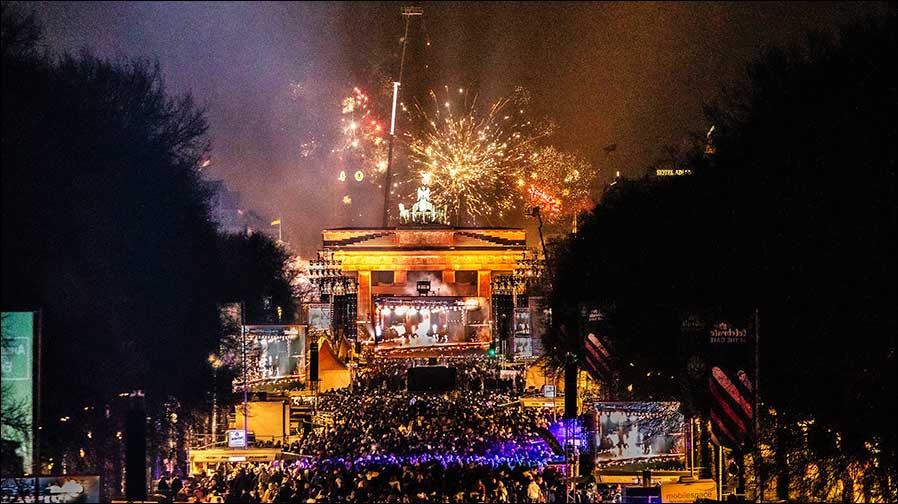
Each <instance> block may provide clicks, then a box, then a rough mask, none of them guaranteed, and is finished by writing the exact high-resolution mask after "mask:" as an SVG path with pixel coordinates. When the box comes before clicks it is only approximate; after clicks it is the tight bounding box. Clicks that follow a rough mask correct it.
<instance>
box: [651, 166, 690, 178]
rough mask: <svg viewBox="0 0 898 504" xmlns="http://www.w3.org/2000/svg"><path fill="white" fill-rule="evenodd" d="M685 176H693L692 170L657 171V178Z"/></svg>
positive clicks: (670, 169) (669, 169)
mask: <svg viewBox="0 0 898 504" xmlns="http://www.w3.org/2000/svg"><path fill="white" fill-rule="evenodd" d="M684 175H692V169H691V168H658V169H656V170H655V176H657V177H682V176H684Z"/></svg>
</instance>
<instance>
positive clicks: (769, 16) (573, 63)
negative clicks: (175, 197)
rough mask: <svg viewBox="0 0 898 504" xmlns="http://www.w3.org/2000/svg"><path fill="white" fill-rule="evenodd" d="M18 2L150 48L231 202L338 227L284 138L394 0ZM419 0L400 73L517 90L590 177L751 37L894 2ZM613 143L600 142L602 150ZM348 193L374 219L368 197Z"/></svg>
mask: <svg viewBox="0 0 898 504" xmlns="http://www.w3.org/2000/svg"><path fill="white" fill-rule="evenodd" d="M24 5H25V6H26V8H30V9H33V10H34V11H35V12H36V13H37V16H38V19H39V22H40V23H41V24H42V25H43V27H44V29H45V33H46V38H45V41H46V43H47V46H48V47H49V48H50V49H51V50H53V51H56V52H58V51H62V50H68V51H77V50H79V49H80V48H82V47H87V48H88V49H90V50H91V51H93V52H95V53H97V54H98V55H100V56H103V57H110V58H114V57H122V56H123V57H135V56H143V57H150V58H158V60H159V62H160V63H161V66H162V69H163V71H164V74H165V76H166V81H167V84H168V85H169V87H170V89H171V90H172V91H174V92H185V91H190V92H191V93H192V94H193V95H194V97H195V98H196V99H197V101H198V102H199V103H201V104H204V105H205V106H206V107H207V110H208V117H209V119H210V123H211V129H210V134H211V140H212V144H213V151H212V154H211V157H212V161H213V163H212V166H211V167H210V168H209V169H208V170H209V172H210V173H209V174H208V175H207V176H208V177H209V178H223V179H224V180H225V181H226V182H227V183H228V184H229V185H230V186H231V187H232V188H234V189H237V190H239V191H241V192H242V193H243V195H244V202H245V203H244V204H245V206H248V207H250V208H254V209H257V210H258V211H260V212H261V213H263V214H266V215H268V216H271V217H272V218H275V217H277V216H282V217H283V221H284V233H285V238H286V239H288V240H289V241H290V242H291V244H292V245H294V247H295V248H296V249H297V250H299V251H302V252H303V254H304V255H307V254H309V253H310V252H311V251H313V250H315V248H316V247H317V246H318V245H320V240H321V235H320V230H321V229H322V228H323V227H327V226H335V225H339V224H340V223H339V222H337V221H336V220H335V219H336V217H335V212H334V209H335V208H337V203H336V202H337V200H338V198H339V197H340V196H341V193H342V192H338V191H337V190H336V183H335V172H334V168H333V167H329V166H324V165H325V164H326V163H322V162H320V161H310V160H309V159H307V158H303V157H302V156H301V155H300V148H299V145H300V144H302V143H303V142H304V141H307V140H308V139H309V138H311V137H320V136H321V135H322V134H323V132H324V131H326V130H329V129H333V128H334V127H335V125H336V124H337V123H338V121H339V118H340V106H339V103H340V100H341V99H342V98H343V97H344V96H347V95H348V94H349V90H350V89H351V88H352V86H354V85H365V86H370V85H372V84H371V83H372V78H371V68H372V66H373V65H377V64H380V65H381V67H382V68H386V69H388V70H389V69H391V68H392V65H391V62H393V61H395V60H396V59H397V54H398V49H399V47H400V44H399V39H400V37H401V35H402V29H403V20H402V18H401V16H400V15H399V11H400V8H401V7H402V6H403V5H405V4H402V3H340V4H332V3H324V2H315V3H292V2H291V3H255V2H252V3H213V2H196V3H180V2H177V3H175V2H172V3H168V2H161V3H157V2H148V3H143V2H141V3H129V2H122V3H118V2H111V3H90V2H58V3H57V2H24ZM417 5H420V6H422V7H423V8H424V10H425V16H424V19H423V24H422V23H421V19H420V18H419V19H416V20H414V21H413V23H412V32H411V37H410V48H409V54H408V57H407V58H408V59H407V65H409V66H408V67H407V70H408V72H409V73H408V74H407V79H406V80H411V79H417V80H419V81H420V82H419V83H418V86H419V87H421V86H424V85H425V82H424V81H425V79H426V83H430V84H439V85H442V84H448V85H450V86H453V87H455V86H465V87H467V88H469V89H474V90H476V91H477V92H479V93H480V94H481V95H483V96H485V97H498V96H501V95H503V94H507V93H508V92H510V91H511V90H512V89H513V88H514V87H515V86H524V87H526V88H527V89H529V90H530V92H531V93H532V95H533V102H532V105H531V112H532V113H535V114H537V115H548V116H550V117H551V118H552V119H554V120H555V121H556V123H557V124H558V126H559V131H558V133H557V134H556V136H555V137H554V138H553V139H552V143H554V144H555V145H557V146H559V147H561V148H563V149H566V150H571V151H575V152H579V153H581V154H583V155H584V156H586V157H587V158H588V159H590V160H591V161H592V162H593V163H594V166H595V167H596V168H597V169H598V170H599V172H600V176H599V178H600V181H601V182H602V183H605V182H607V181H608V180H609V179H610V178H611V177H613V175H614V172H615V170H620V171H621V173H622V175H625V176H640V175H642V174H643V173H645V170H646V167H647V166H648V165H649V164H651V163H652V162H653V161H654V160H656V159H657V158H658V157H659V156H660V154H661V149H662V147H663V146H665V145H678V144H682V143H683V141H684V139H685V138H686V137H687V135H688V134H689V133H690V132H703V131H706V130H707V128H708V127H709V126H710V125H709V124H705V121H704V119H703V117H702V112H701V109H702V104H703V103H706V102H708V101H710V100H712V99H713V98H714V97H715V96H716V94H717V92H718V90H719V89H720V86H721V84H723V83H726V82H729V81H731V80H732V79H733V78H735V77H736V76H738V74H739V72H740V71H741V70H742V69H743V68H744V65H745V64H746V63H747V61H748V60H749V59H750V58H751V57H752V56H753V55H755V54H757V53H758V52H759V51H760V50H762V49H763V48H764V47H765V46H768V45H783V44H788V43H790V42H793V41H797V40H800V38H801V37H802V36H803V34H804V33H805V32H806V31H807V30H809V29H814V28H832V27H835V26H837V25H838V24H839V23H842V22H846V21H850V20H855V19H859V18H861V17H863V16H864V15H867V14H870V13H873V14H876V13H880V12H883V11H884V10H886V9H891V10H894V4H892V6H889V4H870V3H860V4H859V3H843V2H813V3H810V2H808V3H798V2H788V3H767V2H758V3H748V2H745V3H743V2H736V3H679V2H677V3H669V4H668V3H648V2H645V3H643V2H638V3H560V2H559V3H555V2H552V3H545V4H542V3H539V4H538V3H474V2H464V3H462V2H446V3H429V2H423V3H420V4H417ZM425 42H430V46H426V45H425ZM393 77H395V75H391V76H389V78H393ZM414 86H415V83H414V82H408V89H409V90H412V89H413V88H414ZM371 92H372V95H373V96H377V92H376V90H371ZM382 101H383V103H382V107H383V108H384V109H386V108H387V107H388V105H389V104H388V100H387V99H386V98H383V99H382ZM400 127H401V126H400ZM611 143H616V144H617V150H616V151H615V152H613V153H612V154H611V155H610V156H608V155H606V154H605V152H603V150H602V148H603V147H604V146H606V145H608V144H611ZM394 203H395V202H394ZM353 204H355V205H360V206H359V207H358V208H359V210H360V211H363V212H364V211H365V205H367V206H369V207H370V209H371V210H370V213H371V215H373V216H374V220H375V221H376V220H378V216H379V215H380V212H381V200H380V199H379V198H372V200H370V201H368V202H365V201H361V200H356V201H354V203H353Z"/></svg>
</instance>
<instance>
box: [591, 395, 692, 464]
mask: <svg viewBox="0 0 898 504" xmlns="http://www.w3.org/2000/svg"><path fill="white" fill-rule="evenodd" d="M595 409H596V412H597V413H598V420H599V421H598V429H599V432H598V434H599V450H598V452H599V453H598V455H599V461H600V462H612V461H619V460H628V459H653V458H665V457H677V456H682V455H683V454H684V453H685V442H684V436H683V422H684V420H683V415H682V414H681V413H680V412H679V409H680V403H677V402H598V403H596V404H595Z"/></svg>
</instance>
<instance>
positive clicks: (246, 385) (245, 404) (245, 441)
mask: <svg viewBox="0 0 898 504" xmlns="http://www.w3.org/2000/svg"><path fill="white" fill-rule="evenodd" d="M245 312H246V303H245V302H243V301H241V302H240V340H241V341H242V342H243V345H242V346H243V449H244V450H245V449H247V448H249V383H248V382H247V380H246V315H245Z"/></svg>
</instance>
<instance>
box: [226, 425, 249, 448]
mask: <svg viewBox="0 0 898 504" xmlns="http://www.w3.org/2000/svg"><path fill="white" fill-rule="evenodd" d="M228 446H229V447H231V448H245V447H246V432H244V431H242V430H237V429H234V430H229V431H228Z"/></svg>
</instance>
